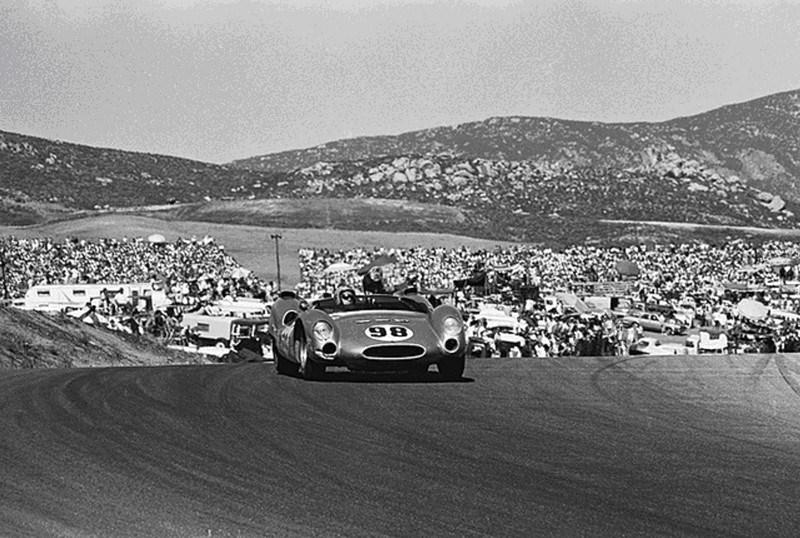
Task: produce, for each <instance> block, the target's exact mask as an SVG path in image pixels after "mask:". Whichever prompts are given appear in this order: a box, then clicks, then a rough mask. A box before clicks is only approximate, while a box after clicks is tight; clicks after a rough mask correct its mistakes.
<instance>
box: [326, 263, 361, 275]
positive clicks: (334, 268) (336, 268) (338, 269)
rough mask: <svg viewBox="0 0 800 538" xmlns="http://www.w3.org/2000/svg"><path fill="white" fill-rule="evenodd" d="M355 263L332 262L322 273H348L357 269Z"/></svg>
mask: <svg viewBox="0 0 800 538" xmlns="http://www.w3.org/2000/svg"><path fill="white" fill-rule="evenodd" d="M355 269H356V267H355V265H353V264H351V263H346V262H337V263H332V264H330V265H329V266H328V267H326V268H325V269H324V270H323V271H322V273H323V274H325V275H329V274H332V273H347V272H349V271H355Z"/></svg>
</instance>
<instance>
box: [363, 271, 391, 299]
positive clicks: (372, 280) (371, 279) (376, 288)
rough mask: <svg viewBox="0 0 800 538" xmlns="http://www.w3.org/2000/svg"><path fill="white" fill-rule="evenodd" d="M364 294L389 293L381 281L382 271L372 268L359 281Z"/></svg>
mask: <svg viewBox="0 0 800 538" xmlns="http://www.w3.org/2000/svg"><path fill="white" fill-rule="evenodd" d="M361 285H362V286H363V288H364V293H389V290H388V289H387V286H386V282H385V281H384V280H383V270H381V268H380V267H373V268H371V269H370V270H369V271H367V273H366V274H365V275H364V278H363V279H361Z"/></svg>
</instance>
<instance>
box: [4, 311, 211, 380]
mask: <svg viewBox="0 0 800 538" xmlns="http://www.w3.org/2000/svg"><path fill="white" fill-rule="evenodd" d="M203 362H205V360H204V359H203V358H202V357H201V356H200V355H197V354H189V353H183V352H179V351H175V350H172V349H169V348H167V347H165V346H163V345H161V344H160V343H158V342H156V341H155V340H153V339H151V338H148V337H144V336H133V335H127V334H124V333H119V332H112V331H109V330H106V329H100V328H96V327H93V326H91V325H87V324H85V323H83V322H81V321H78V320H76V319H74V318H71V317H68V316H65V315H58V316H52V315H48V314H43V313H40V312H26V311H22V310H18V309H16V308H9V307H3V306H0V368H73V367H87V366H154V365H159V364H201V363H203Z"/></svg>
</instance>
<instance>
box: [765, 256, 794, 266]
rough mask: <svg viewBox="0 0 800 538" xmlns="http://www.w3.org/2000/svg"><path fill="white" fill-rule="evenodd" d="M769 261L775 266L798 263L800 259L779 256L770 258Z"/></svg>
mask: <svg viewBox="0 0 800 538" xmlns="http://www.w3.org/2000/svg"><path fill="white" fill-rule="evenodd" d="M768 263H769V264H770V265H771V266H773V267H786V266H788V265H797V264H798V263H800V259H798V258H789V257H788V256H777V257H775V258H770V260H769V262H768Z"/></svg>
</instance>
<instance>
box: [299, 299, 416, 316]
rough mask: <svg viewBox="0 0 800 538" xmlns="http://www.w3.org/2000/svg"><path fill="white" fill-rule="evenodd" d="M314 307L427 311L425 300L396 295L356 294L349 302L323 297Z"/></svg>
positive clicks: (331, 311) (352, 309) (336, 309)
mask: <svg viewBox="0 0 800 538" xmlns="http://www.w3.org/2000/svg"><path fill="white" fill-rule="evenodd" d="M313 307H314V308H316V309H318V310H322V311H324V312H327V313H328V314H330V313H333V312H359V311H363V310H400V311H404V312H421V313H423V314H424V313H427V312H428V307H427V306H426V305H425V303H424V302H421V301H417V300H414V299H411V298H409V297H398V296H396V295H355V296H354V297H353V301H352V302H349V303H339V302H337V301H336V300H335V299H322V300H320V301H317V302H316V303H314V305H313Z"/></svg>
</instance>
